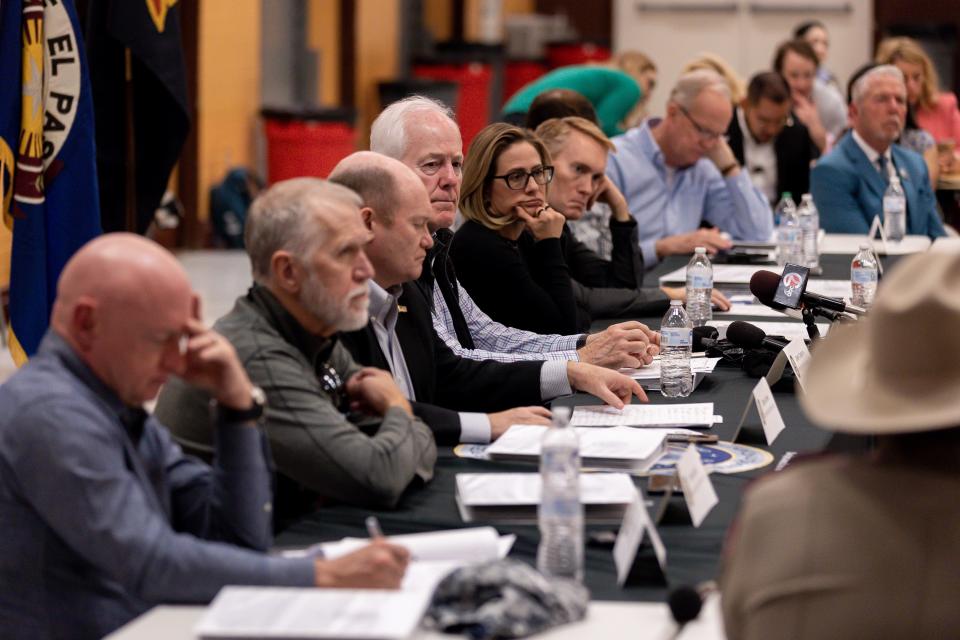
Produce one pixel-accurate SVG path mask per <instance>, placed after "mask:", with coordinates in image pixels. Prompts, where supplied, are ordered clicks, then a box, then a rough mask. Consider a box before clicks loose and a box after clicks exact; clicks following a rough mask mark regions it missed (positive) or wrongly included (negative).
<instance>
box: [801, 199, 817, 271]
mask: <svg viewBox="0 0 960 640" xmlns="http://www.w3.org/2000/svg"><path fill="white" fill-rule="evenodd" d="M797 217H799V218H800V228H801V229H802V230H803V265H804V266H806V267H809V268H810V269H818V268H819V267H820V248H819V246H818V240H819V238H818V236H819V235H820V212H819V211H817V206H816V205H815V204H813V196H812V195H810V194H809V193H805V194H803V198H802V199H801V200H800V206H799V207H798V208H797Z"/></svg>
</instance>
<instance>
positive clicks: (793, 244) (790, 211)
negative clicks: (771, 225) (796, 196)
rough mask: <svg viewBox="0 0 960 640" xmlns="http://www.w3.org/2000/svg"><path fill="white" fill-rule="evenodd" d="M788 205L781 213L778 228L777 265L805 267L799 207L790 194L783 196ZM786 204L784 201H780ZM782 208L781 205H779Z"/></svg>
mask: <svg viewBox="0 0 960 640" xmlns="http://www.w3.org/2000/svg"><path fill="white" fill-rule="evenodd" d="M783 196H784V198H785V199H786V203H785V204H786V205H788V206H784V207H783V209H782V210H781V212H780V226H778V227H777V264H779V265H780V266H781V267H782V266H783V265H785V264H787V263H788V262H789V263H790V264H798V265H801V266H802V265H804V264H805V263H804V260H803V229H801V228H800V217H799V216H798V215H797V207H796V205H794V204H793V200H791V199H790V194H789V193H785V194H783ZM780 202H781V204H784V201H783V200H781V201H780ZM777 208H778V209H779V208H780V205H777Z"/></svg>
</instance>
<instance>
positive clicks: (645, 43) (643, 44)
mask: <svg viewBox="0 0 960 640" xmlns="http://www.w3.org/2000/svg"><path fill="white" fill-rule="evenodd" d="M844 5H849V6H850V8H851V11H850V12H848V13H840V12H833V11H828V10H806V8H809V7H838V6H844ZM758 6H761V7H763V8H773V9H775V11H757V10H755V8H756V7H758ZM684 7H688V8H695V9H688V10H683V9H684ZM709 8H714V9H716V10H713V11H711V10H707V9H709ZM811 18H817V19H819V20H821V21H822V22H823V23H824V24H826V25H827V30H828V31H829V32H830V54H829V57H828V59H827V66H828V67H829V68H830V69H831V70H833V72H834V73H836V74H837V76H838V77H839V79H840V82H841V84H843V85H844V86H846V81H847V78H848V77H849V75H850V74H851V73H853V71H855V70H856V69H857V68H858V67H859V66H860V65H861V64H863V63H865V62H867V61H868V60H869V59H870V58H871V56H872V37H873V1H872V0H614V14H613V43H614V48H615V49H616V50H617V51H622V50H624V49H637V50H639V51H642V52H644V53H645V54H647V55H648V56H650V57H651V58H652V59H653V61H654V62H655V63H656V65H657V67H658V69H659V72H660V73H659V81H658V86H657V89H656V90H655V91H654V93H653V96H652V97H651V102H650V103H649V107H648V111H649V113H650V114H651V115H659V114H662V113H663V108H664V104H665V102H666V99H667V96H668V95H669V91H670V87H671V86H672V85H673V83H674V81H675V80H676V78H677V76H678V75H679V74H680V69H681V68H683V66H684V64H686V62H687V61H689V60H690V59H692V58H694V57H696V56H697V55H698V54H700V53H702V52H705V51H709V52H712V53H716V54H718V55H720V56H721V57H723V58H725V59H726V60H727V62H729V63H730V64H731V65H732V66H733V68H734V69H736V70H737V71H738V72H739V73H740V75H741V77H742V78H743V80H744V82H746V81H747V80H749V78H750V76H752V75H753V74H754V73H756V72H758V71H762V70H764V69H769V68H770V65H771V63H772V61H773V53H774V50H775V49H776V46H777V45H778V44H779V43H780V42H782V41H783V40H786V39H788V38H789V37H790V35H791V34H792V33H793V27H794V26H796V25H797V24H798V23H800V22H802V21H804V20H809V19H811Z"/></svg>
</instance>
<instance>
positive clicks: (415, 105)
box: [370, 96, 457, 160]
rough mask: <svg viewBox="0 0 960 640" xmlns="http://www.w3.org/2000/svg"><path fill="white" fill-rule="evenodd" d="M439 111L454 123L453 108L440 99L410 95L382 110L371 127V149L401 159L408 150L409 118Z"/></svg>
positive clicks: (455, 122) (438, 112)
mask: <svg viewBox="0 0 960 640" xmlns="http://www.w3.org/2000/svg"><path fill="white" fill-rule="evenodd" d="M425 112H430V113H437V114H440V115H442V116H446V117H447V118H449V119H450V122H452V123H453V124H454V125H456V124H457V121H456V120H455V119H454V115H453V110H452V109H451V108H450V107H448V106H447V105H445V104H443V103H442V102H440V101H439V100H434V99H433V98H427V97H426V96H410V97H409V98H404V99H403V100H398V101H396V102H394V103H393V104H391V105H390V106H388V107H387V108H386V109H384V110H383V111H381V112H380V115H378V116H377V119H376V120H374V121H373V124H372V125H371V127H370V150H371V151H375V152H377V153H382V154H383V155H385V156H390V157H391V158H395V159H397V160H399V159H400V158H401V157H402V156H403V154H404V153H405V152H406V150H407V119H408V118H410V117H411V116H412V115H414V114H416V113H425Z"/></svg>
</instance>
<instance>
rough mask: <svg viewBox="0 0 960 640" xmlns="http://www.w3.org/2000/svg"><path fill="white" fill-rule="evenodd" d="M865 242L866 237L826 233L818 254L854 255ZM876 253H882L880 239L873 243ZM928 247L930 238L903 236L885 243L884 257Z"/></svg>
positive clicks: (922, 249) (923, 249) (882, 246)
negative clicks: (900, 238) (901, 238)
mask: <svg viewBox="0 0 960 640" xmlns="http://www.w3.org/2000/svg"><path fill="white" fill-rule="evenodd" d="M865 242H867V236H865V235H860V234H847V233H828V234H827V235H826V237H824V239H823V241H822V242H821V244H820V253H827V254H849V255H851V256H853V255H855V254H856V253H857V252H858V251H860V245H861V244H863V243H865ZM873 244H874V246H875V247H876V249H877V251H879V252H880V253H881V254H882V253H883V249H884V243H883V242H881V241H880V239H879V238H878V239H875V240H874V241H873ZM929 247H930V238H928V237H927V236H904V238H903V240H899V241H894V240H887V241H886V255H889V256H902V255H906V254H909V253H918V252H920V251H926V250H927V249H928V248H929Z"/></svg>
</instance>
